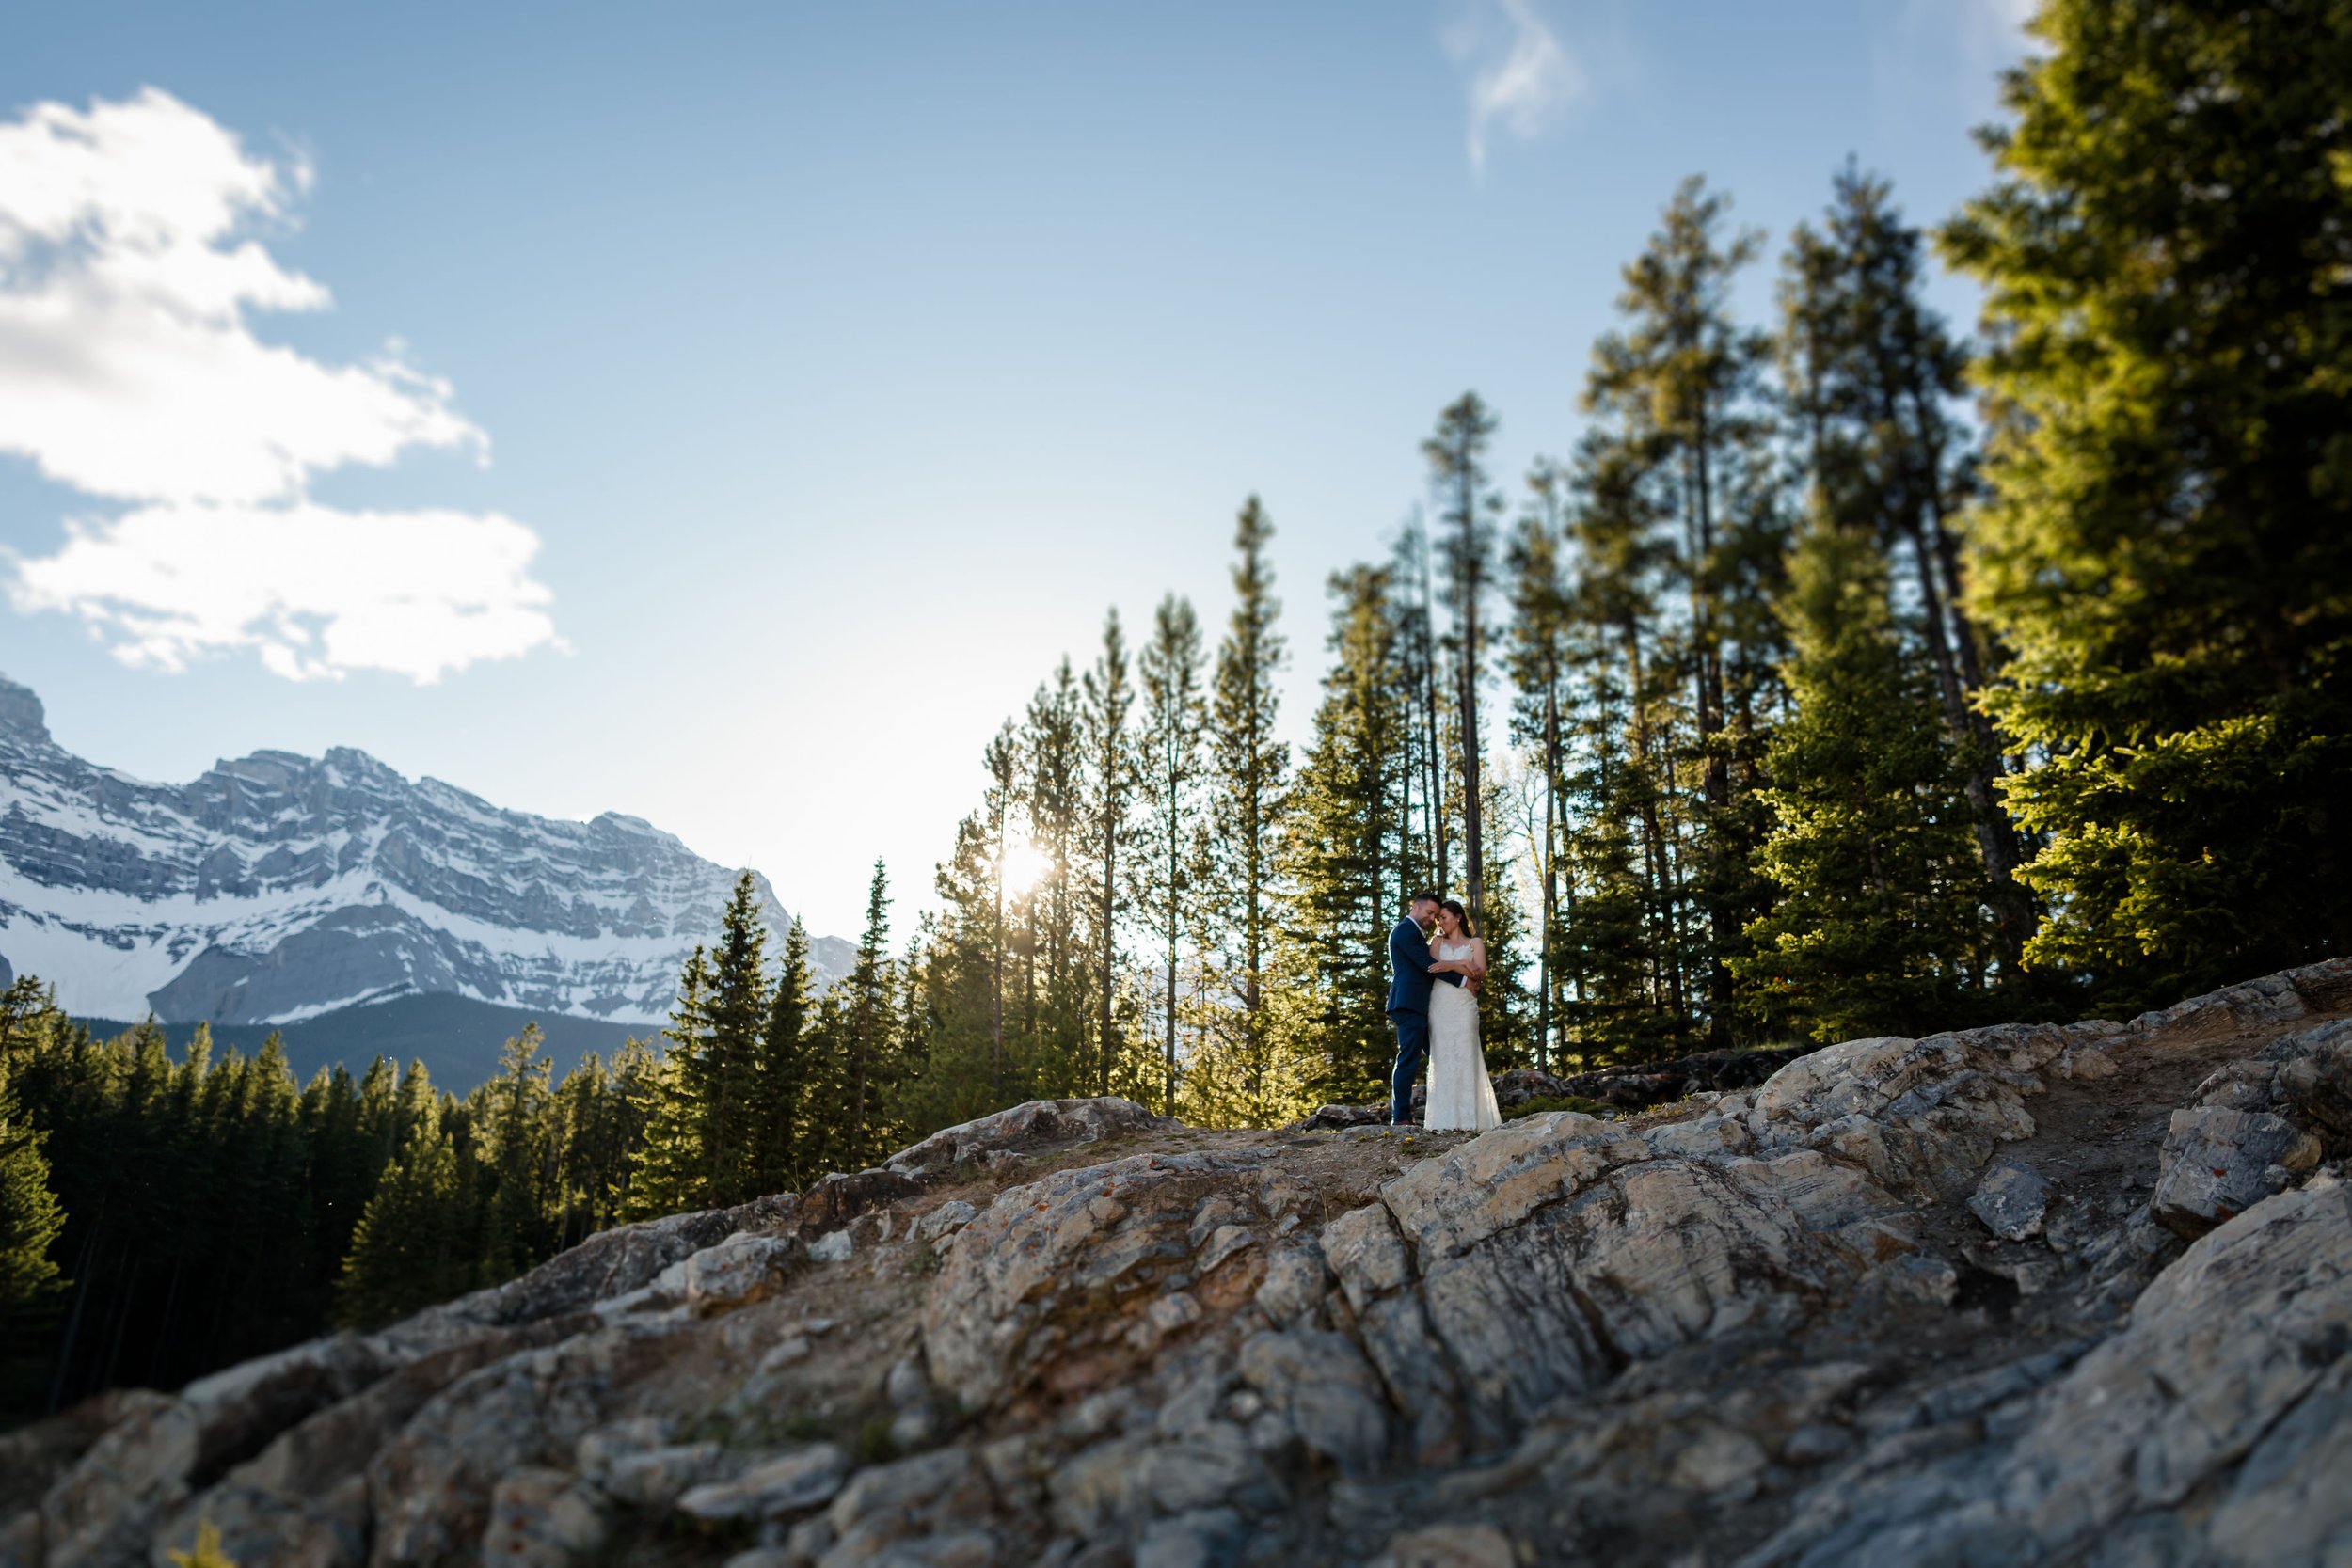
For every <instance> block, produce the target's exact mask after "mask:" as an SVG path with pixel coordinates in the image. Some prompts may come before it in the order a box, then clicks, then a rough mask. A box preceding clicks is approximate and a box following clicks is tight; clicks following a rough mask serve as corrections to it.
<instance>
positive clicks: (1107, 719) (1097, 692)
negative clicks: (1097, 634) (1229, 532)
mask: <svg viewBox="0 0 2352 1568" xmlns="http://www.w3.org/2000/svg"><path fill="white" fill-rule="evenodd" d="M1083 689H1084V692H1085V702H1084V705H1083V707H1082V710H1081V719H1082V725H1081V728H1082V733H1083V735H1084V737H1085V746H1086V761H1087V787H1086V791H1085V797H1084V798H1085V815H1086V818H1087V848H1088V852H1089V853H1088V859H1089V868H1088V869H1089V877H1090V880H1091V882H1092V886H1091V887H1090V888H1089V896H1090V899H1091V907H1090V908H1089V911H1088V920H1089V924H1090V925H1091V926H1092V927H1093V932H1092V934H1093V939H1094V940H1093V953H1092V959H1093V964H1094V975H1093V980H1092V987H1091V989H1092V990H1093V993H1094V1006H1095V1020H1094V1069H1095V1070H1094V1078H1095V1082H1094V1084H1093V1085H1092V1087H1093V1090H1094V1092H1095V1093H1096V1094H1108V1093H1110V1092H1111V1079H1112V1076H1113V1073H1114V1071H1115V1069H1116V1067H1117V1064H1118V1061H1119V1058H1120V1054H1121V1051H1120V1032H1119V1028H1118V1022H1117V1020H1116V1017H1115V1016H1114V1015H1115V1007H1116V1003H1117V1000H1118V993H1119V924H1120V917H1121V915H1122V914H1123V913H1124V911H1125V908H1126V904H1125V893H1126V889H1125V887H1124V885H1123V880H1124V873H1125V870H1126V863H1125V861H1124V860H1123V859H1122V857H1123V856H1124V855H1125V854H1126V853H1127V849H1128V836H1129V831H1130V825H1131V822H1132V819H1133V817H1134V815H1135V803H1136V802H1135V797H1136V737H1135V736H1134V735H1133V734H1131V733H1130V731H1129V725H1128V713H1129V710H1130V709H1132V708H1133V707H1134V705H1135V686H1134V683H1133V681H1132V680H1131V679H1130V676H1129V664H1128V658H1127V640H1126V636H1125V634H1124V633H1123V632H1122V631H1121V630H1120V625H1119V611H1118V610H1112V611H1111V612H1110V614H1109V615H1108V616H1107V617H1106V618H1105V619H1104V623H1103V652H1102V655H1101V657H1098V658H1097V659H1096V660H1095V664H1094V668H1093V669H1091V670H1089V671H1088V672H1087V674H1086V679H1085V681H1084V683H1083Z"/></svg>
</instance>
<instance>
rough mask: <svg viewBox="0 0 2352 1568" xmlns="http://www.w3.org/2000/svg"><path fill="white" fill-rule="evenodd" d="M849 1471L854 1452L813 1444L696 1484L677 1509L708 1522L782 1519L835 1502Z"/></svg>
mask: <svg viewBox="0 0 2352 1568" xmlns="http://www.w3.org/2000/svg"><path fill="white" fill-rule="evenodd" d="M849 1473H850V1456H849V1455H848V1454H846V1453H844V1452H843V1451H842V1450H841V1449H838V1448H835V1447H834V1445H833V1444H831V1443H812V1444H810V1445H809V1446H808V1447H806V1448H803V1449H794V1450H792V1451H791V1452H789V1453H784V1454H779V1455H777V1456H776V1457H774V1458H773V1459H767V1460H762V1461H760V1462H758V1463H756V1464H755V1465H751V1466H750V1467H749V1468H748V1469H746V1470H744V1471H743V1473H742V1474H740V1475H739V1476H737V1477H736V1478H735V1479H734V1480H733V1481H712V1482H710V1483H708V1484H707V1485H702V1486H697V1487H694V1488H692V1489H691V1490H690V1491H688V1492H686V1493H685V1494H684V1495H683V1496H681V1497H679V1498H678V1500H677V1510H678V1512H679V1513H683V1514H685V1515H686V1516H687V1517H688V1518H690V1519H694V1520H697V1521H699V1522H701V1523H703V1524H707V1525H715V1524H728V1523H734V1522H739V1521H743V1520H761V1519H780V1518H784V1517H786V1516H787V1515H789V1514H794V1513H806V1512H807V1511H808V1510H810V1509H812V1508H817V1507H819V1506H821V1505H823V1504H825V1503H828V1502H830V1501H832V1500H833V1498H834V1495H835V1494H836V1493H838V1492H839V1491H840V1490H841V1483H842V1481H844V1480H845V1479H846V1478H847V1477H848V1475H849Z"/></svg>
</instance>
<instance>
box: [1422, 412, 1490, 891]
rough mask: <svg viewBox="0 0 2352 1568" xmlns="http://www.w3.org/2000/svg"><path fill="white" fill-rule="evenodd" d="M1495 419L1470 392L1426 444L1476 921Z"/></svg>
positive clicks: (1465, 857)
mask: <svg viewBox="0 0 2352 1568" xmlns="http://www.w3.org/2000/svg"><path fill="white" fill-rule="evenodd" d="M1494 433H1495V417H1494V415H1493V413H1492V412H1491V411H1489V410H1488V409H1487V407H1486V404H1485V403H1483V402H1481V401H1480V399H1479V396H1478V394H1477V393H1476V392H1464V393H1463V394H1462V395H1461V396H1460V397H1459V398H1457V399H1455V400H1454V402H1453V403H1452V404H1449V405H1447V407H1446V409H1445V411H1444V412H1443V413H1441V414H1439V415H1438V429H1437V434H1435V435H1434V436H1430V437H1429V439H1427V440H1426V441H1423V442H1422V456H1423V457H1425V458H1427V459H1428V462H1429V477H1430V483H1432V484H1433V485H1434V486H1435V487H1436V490H1437V492H1438V527H1439V528H1440V530H1441V531H1442V532H1441V534H1440V543H1439V545H1438V559H1439V560H1440V561H1441V562H1444V564H1445V580H1446V596H1447V601H1448V605H1449V608H1451V610H1453V612H1454V628H1453V638H1452V641H1453V644H1454V717H1455V719H1456V720H1457V721H1458V722H1459V724H1460V726H1461V751H1460V757H1459V761H1460V766H1461V777H1460V788H1461V792H1462V814H1463V820H1462V874H1463V876H1464V878H1465V879H1466V887H1467V891H1466V893H1465V895H1464V897H1463V902H1464V903H1465V904H1466V905H1467V906H1468V907H1469V909H1470V917H1471V919H1473V920H1477V919H1481V918H1483V917H1484V914H1485V911H1486V832H1485V829H1484V825H1483V824H1484V817H1483V814H1484V811H1485V784H1483V782H1482V778H1481V768H1482V767H1483V765H1484V756H1483V753H1482V750H1481V746H1480V741H1479V733H1478V693H1479V687H1480V684H1481V682H1482V681H1483V680H1484V678H1485V675H1486V644H1485V641H1484V639H1483V628H1482V626H1481V624H1480V614H1481V611H1482V609H1483V603H1484V600H1485V597H1486V587H1487V581H1488V578H1490V577H1491V576H1492V575H1493V570H1492V566H1491V564H1490V562H1491V560H1492V558H1493V555H1494V517H1495V515H1497V514H1499V513H1500V512H1501V511H1502V497H1501V496H1500V495H1498V494H1496V493H1495V491H1494V489H1493V488H1492V486H1491V485H1490V484H1489V483H1488V481H1487V478H1486V448H1487V445H1488V444H1489V443H1490V442H1491V441H1492V440H1493V439H1494Z"/></svg>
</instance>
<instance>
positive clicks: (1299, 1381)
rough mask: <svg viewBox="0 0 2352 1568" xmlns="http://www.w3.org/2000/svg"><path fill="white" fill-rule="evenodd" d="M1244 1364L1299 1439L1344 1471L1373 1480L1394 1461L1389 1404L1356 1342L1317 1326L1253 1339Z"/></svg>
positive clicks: (1252, 1381) (1244, 1369) (1244, 1370)
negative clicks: (1390, 1458)
mask: <svg viewBox="0 0 2352 1568" xmlns="http://www.w3.org/2000/svg"><path fill="white" fill-rule="evenodd" d="M1240 1366H1241V1375H1242V1377H1243V1378H1244V1379H1245V1380H1247V1381H1248V1384H1249V1386H1251V1387H1253V1388H1255V1389H1256V1390H1257V1391H1258V1392H1259V1394H1260V1395H1261V1396H1262V1397H1263V1399H1264V1400H1265V1402H1266V1403H1267V1404H1268V1405H1269V1406H1270V1407H1271V1408H1273V1409H1274V1410H1276V1411H1278V1412H1279V1413H1280V1415H1281V1416H1282V1418H1283V1419H1285V1420H1286V1421H1288V1422H1289V1423H1290V1427H1291V1430H1292V1431H1293V1432H1294V1433H1296V1434H1297V1437H1298V1440H1299V1441H1300V1442H1301V1443H1303V1444H1304V1445H1306V1447H1307V1449H1309V1450H1310V1451H1311V1452H1314V1453H1319V1454H1322V1455H1324V1456H1325V1457H1327V1459H1329V1460H1330V1461H1331V1463H1332V1464H1333V1465H1336V1466H1338V1468H1339V1470H1340V1473H1341V1474H1343V1475H1347V1476H1357V1477H1364V1476H1370V1475H1372V1474H1374V1473H1375V1471H1377V1470H1378V1469H1379V1468H1380V1466H1381V1464H1382V1462H1383V1461H1384V1460H1386V1459H1387V1457H1388V1452H1389V1436H1390V1433H1389V1409H1388V1401H1387V1399H1386V1398H1385V1397H1384V1395H1383V1393H1382V1390H1381V1386H1380V1378H1379V1375H1378V1374H1377V1373H1375V1371H1374V1370H1372V1364H1371V1363H1370V1362H1368V1361H1366V1360H1365V1359H1364V1353H1363V1352H1362V1351H1361V1350H1359V1349H1358V1348H1357V1346H1356V1342H1355V1341H1354V1340H1353V1339H1350V1338H1347V1337H1346V1336H1344V1335H1341V1334H1333V1333H1329V1332H1327V1331H1324V1330H1320V1329H1311V1328H1300V1329H1288V1330H1284V1331H1282V1332H1279V1333H1273V1334H1254V1335H1252V1336H1250V1337H1249V1338H1248V1339H1247V1340H1245V1341H1244V1342H1243V1344H1242V1347H1241V1361H1240Z"/></svg>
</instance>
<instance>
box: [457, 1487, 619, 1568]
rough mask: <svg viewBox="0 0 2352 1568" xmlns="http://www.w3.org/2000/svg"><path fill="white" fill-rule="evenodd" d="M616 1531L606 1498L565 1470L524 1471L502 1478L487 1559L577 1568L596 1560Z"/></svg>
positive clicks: (494, 1498)
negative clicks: (578, 1565) (578, 1564)
mask: <svg viewBox="0 0 2352 1568" xmlns="http://www.w3.org/2000/svg"><path fill="white" fill-rule="evenodd" d="M611 1533H612V1525H611V1521H610V1520H609V1519H608V1518H607V1516H606V1513H605V1503H604V1499H603V1498H602V1497H598V1496H597V1495H596V1492H595V1490H594V1489H592V1488H590V1487H588V1486H585V1485H583V1484H582V1483H581V1482H580V1478H579V1477H577V1476H575V1475H572V1474H571V1473H570V1472H568V1471H564V1470H552V1469H541V1468H532V1469H522V1470H516V1471H512V1472H510V1473H509V1474H507V1475H505V1476H502V1477H501V1478H500V1480H499V1483H498V1485H497V1486H496V1487H495V1488H494V1489H493V1490H492V1491H491V1494H490V1522H489V1524H488V1525H487V1526H486V1527H485V1528H484V1529H483V1532H482V1560H483V1561H484V1562H485V1563H487V1562H496V1563H513V1564H514V1565H515V1568H572V1565H573V1564H575V1563H581V1562H586V1561H589V1560H592V1559H593V1558H595V1557H596V1554H597V1553H598V1552H599V1551H600V1550H601V1549H602V1547H603V1546H604V1544H605V1540H606V1538H607V1537H608V1536H609V1535H610V1534H611Z"/></svg>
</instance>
